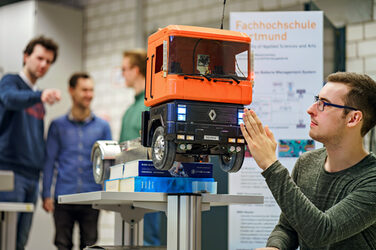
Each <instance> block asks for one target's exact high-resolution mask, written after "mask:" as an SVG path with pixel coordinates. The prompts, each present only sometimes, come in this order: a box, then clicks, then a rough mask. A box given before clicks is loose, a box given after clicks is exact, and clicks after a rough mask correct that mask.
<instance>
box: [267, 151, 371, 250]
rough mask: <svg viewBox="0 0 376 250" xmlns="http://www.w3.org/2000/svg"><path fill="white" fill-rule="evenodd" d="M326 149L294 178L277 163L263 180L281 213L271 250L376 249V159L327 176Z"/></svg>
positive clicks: (305, 159)
mask: <svg viewBox="0 0 376 250" xmlns="http://www.w3.org/2000/svg"><path fill="white" fill-rule="evenodd" d="M326 156H327V152H326V149H325V148H322V149H318V150H314V151H311V152H308V153H305V154H303V155H302V156H301V157H299V159H298V161H297V162H296V164H295V167H294V170H293V172H292V177H290V176H289V172H288V170H287V169H286V168H285V167H283V166H282V164H281V163H280V162H279V161H276V162H275V163H274V164H273V165H272V166H270V167H269V168H268V169H266V170H265V171H264V172H263V173H262V174H263V176H264V177H265V180H266V182H267V184H268V186H269V188H270V190H271V192H272V194H273V196H274V198H275V200H276V201H277V203H278V205H279V207H280V208H281V211H282V212H281V216H280V220H279V222H278V224H277V225H276V227H275V228H274V230H273V232H272V233H271V234H270V236H269V239H268V241H267V246H274V247H277V248H279V249H281V250H284V249H296V248H297V247H298V246H300V249H302V250H304V249H342V250H344V249H351V250H358V249H359V250H365V249H376V157H375V155H374V154H372V153H371V154H369V155H368V156H366V157H365V158H364V159H363V160H361V161H360V162H359V163H357V164H356V165H354V166H352V167H350V168H348V169H345V170H342V171H339V172H336V173H328V172H326V171H325V170H324V163H325V159H326Z"/></svg>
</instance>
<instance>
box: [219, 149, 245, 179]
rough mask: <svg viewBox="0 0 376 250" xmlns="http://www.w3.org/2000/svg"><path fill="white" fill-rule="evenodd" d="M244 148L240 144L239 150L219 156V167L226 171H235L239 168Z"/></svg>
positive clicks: (241, 163) (242, 159)
mask: <svg viewBox="0 0 376 250" xmlns="http://www.w3.org/2000/svg"><path fill="white" fill-rule="evenodd" d="M244 154H245V148H244V146H241V150H240V151H239V152H237V153H234V154H231V155H221V156H220V167H221V169H222V170H223V171H225V172H227V173H236V172H238V171H239V170H240V168H241V167H242V165H243V161H244Z"/></svg>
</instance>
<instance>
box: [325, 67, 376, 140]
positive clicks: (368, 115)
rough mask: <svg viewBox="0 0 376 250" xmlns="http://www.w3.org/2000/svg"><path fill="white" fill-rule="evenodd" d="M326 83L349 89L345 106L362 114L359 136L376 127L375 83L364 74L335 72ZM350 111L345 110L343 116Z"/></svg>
mask: <svg viewBox="0 0 376 250" xmlns="http://www.w3.org/2000/svg"><path fill="white" fill-rule="evenodd" d="M327 81H328V82H337V83H343V84H345V85H347V86H349V87H350V90H349V93H348V94H347V95H346V96H345V98H344V103H345V105H346V106H350V107H353V108H356V109H358V110H360V111H362V113H363V126H362V128H361V131H360V133H361V136H365V135H366V134H367V132H368V131H369V130H370V129H371V128H373V127H374V126H375V125H376V82H375V81H374V80H372V78H371V77H369V76H368V75H366V74H357V73H351V72H337V73H333V74H330V75H329V76H328V78H327ZM350 111H351V110H349V109H345V110H344V115H347V114H348V113H349V112H350Z"/></svg>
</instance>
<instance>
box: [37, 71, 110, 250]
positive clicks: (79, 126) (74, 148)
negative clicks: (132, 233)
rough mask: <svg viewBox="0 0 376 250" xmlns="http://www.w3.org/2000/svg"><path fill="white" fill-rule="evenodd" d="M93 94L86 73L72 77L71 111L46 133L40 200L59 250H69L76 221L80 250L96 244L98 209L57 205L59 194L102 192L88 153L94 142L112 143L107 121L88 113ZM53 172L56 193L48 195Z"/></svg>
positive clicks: (89, 79)
mask: <svg viewBox="0 0 376 250" xmlns="http://www.w3.org/2000/svg"><path fill="white" fill-rule="evenodd" d="M93 93H94V84H93V81H92V79H91V78H90V76H89V75H88V74H86V73H76V74H73V75H72V77H71V78H70V80H69V94H70V95H71V97H72V104H73V106H72V109H71V110H70V111H69V112H68V114H67V115H64V116H61V117H59V118H57V119H55V120H53V121H52V123H51V125H50V128H49V130H48V137H47V147H46V148H47V150H46V161H45V164H44V175H43V192H42V198H43V208H44V210H46V211H47V212H53V215H54V221H55V229H56V234H55V242H54V243H55V245H56V246H57V248H58V249H59V250H61V249H72V246H73V243H72V233H73V226H74V223H75V222H78V223H79V226H80V249H83V248H84V247H86V246H89V245H93V244H94V243H95V242H96V241H97V235H98V230H97V224H98V215H99V211H98V210H96V209H93V208H92V207H91V205H70V204H58V203H57V198H58V196H59V195H66V194H75V193H82V192H92V191H98V190H101V189H102V187H101V185H98V184H96V183H95V181H94V177H93V171H92V164H91V161H90V153H91V148H92V146H93V144H94V143H95V141H97V140H111V131H110V126H109V124H108V122H106V121H104V120H102V119H100V118H99V117H97V116H95V115H94V114H93V113H92V112H91V109H90V103H91V101H92V99H93ZM55 169H57V179H56V185H55V193H54V196H51V185H52V180H53V175H54V171H55ZM52 197H54V199H53V198H52Z"/></svg>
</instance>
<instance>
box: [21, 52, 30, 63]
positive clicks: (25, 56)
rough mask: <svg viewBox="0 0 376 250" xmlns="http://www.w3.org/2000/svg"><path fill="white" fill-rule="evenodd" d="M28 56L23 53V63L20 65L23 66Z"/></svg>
mask: <svg viewBox="0 0 376 250" xmlns="http://www.w3.org/2000/svg"><path fill="white" fill-rule="evenodd" d="M28 56H29V55H28V54H26V53H24V54H23V62H22V65H25V64H26V58H27V57H28Z"/></svg>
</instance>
